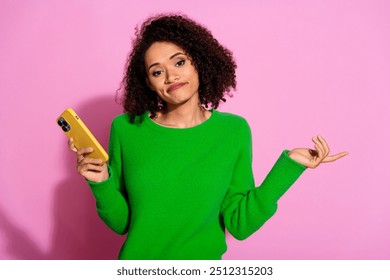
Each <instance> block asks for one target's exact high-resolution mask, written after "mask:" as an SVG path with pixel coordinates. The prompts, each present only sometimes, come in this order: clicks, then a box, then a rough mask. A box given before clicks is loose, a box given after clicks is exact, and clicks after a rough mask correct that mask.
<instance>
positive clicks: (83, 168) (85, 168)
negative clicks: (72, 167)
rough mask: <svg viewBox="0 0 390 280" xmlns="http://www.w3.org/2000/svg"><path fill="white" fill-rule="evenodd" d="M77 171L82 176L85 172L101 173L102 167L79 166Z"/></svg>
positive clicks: (91, 165) (93, 165)
mask: <svg viewBox="0 0 390 280" xmlns="http://www.w3.org/2000/svg"><path fill="white" fill-rule="evenodd" d="M77 171H78V172H79V173H80V175H82V176H84V175H86V173H87V172H90V171H94V172H102V171H103V166H100V165H96V164H90V163H89V164H84V165H79V166H78V167H77Z"/></svg>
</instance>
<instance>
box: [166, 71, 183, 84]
mask: <svg viewBox="0 0 390 280" xmlns="http://www.w3.org/2000/svg"><path fill="white" fill-rule="evenodd" d="M179 78H180V77H179V74H178V73H177V71H175V70H174V69H166V70H165V84H171V83H174V82H175V81H176V80H179Z"/></svg>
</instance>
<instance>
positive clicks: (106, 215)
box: [88, 122, 130, 234]
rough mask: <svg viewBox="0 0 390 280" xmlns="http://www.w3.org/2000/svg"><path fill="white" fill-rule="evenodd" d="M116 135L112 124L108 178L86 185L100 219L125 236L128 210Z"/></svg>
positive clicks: (119, 148) (89, 182)
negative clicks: (92, 196) (88, 187)
mask: <svg viewBox="0 0 390 280" xmlns="http://www.w3.org/2000/svg"><path fill="white" fill-rule="evenodd" d="M118 133H119V132H118V131H117V130H116V127H115V122H113V123H112V126H111V133H110V144H109V156H110V164H109V165H107V167H108V172H109V178H108V179H106V180H105V181H102V182H91V181H88V184H89V185H90V187H91V191H92V193H93V195H94V196H95V198H96V208H97V212H98V214H99V216H100V218H101V219H102V220H103V221H104V222H105V223H106V225H107V226H108V227H110V228H111V229H112V230H113V231H115V232H116V233H118V234H125V233H127V231H128V226H129V219H130V216H129V215H130V213H129V212H130V209H129V205H128V200H127V193H126V188H125V185H124V182H123V174H122V159H121V144H120V141H119V135H118Z"/></svg>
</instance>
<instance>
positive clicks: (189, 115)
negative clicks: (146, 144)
mask: <svg viewBox="0 0 390 280" xmlns="http://www.w3.org/2000/svg"><path fill="white" fill-rule="evenodd" d="M186 105H189V104H182V105H179V106H175V105H171V104H168V108H167V109H166V110H165V111H163V112H158V113H157V117H156V119H155V122H157V123H158V124H160V125H163V126H168V127H177V128H187V127H192V126H196V125H199V124H201V123H203V122H204V121H206V120H207V119H208V118H209V116H210V115H211V113H210V112H209V111H207V110H205V109H204V108H203V107H201V106H200V105H199V104H198V103H197V104H196V105H191V106H186Z"/></svg>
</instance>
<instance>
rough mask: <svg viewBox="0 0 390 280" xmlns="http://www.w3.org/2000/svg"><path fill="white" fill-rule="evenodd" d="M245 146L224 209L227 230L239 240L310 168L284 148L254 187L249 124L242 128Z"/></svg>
mask: <svg viewBox="0 0 390 280" xmlns="http://www.w3.org/2000/svg"><path fill="white" fill-rule="evenodd" d="M241 139H242V140H241V143H240V144H241V148H240V153H239V156H238V159H237V162H236V166H235V169H234V173H233V176H232V180H231V185H230V187H229V189H228V192H227V194H226V196H225V198H224V200H223V202H222V206H221V212H222V216H223V220H224V224H225V227H226V228H227V230H228V231H229V232H230V233H231V234H232V235H233V236H234V237H235V238H236V239H239V240H243V239H245V238H247V237H249V236H250V235H251V234H253V233H254V232H255V231H257V230H258V229H259V228H260V227H261V226H262V225H263V224H264V223H265V222H266V221H267V220H268V219H269V218H271V217H272V216H273V214H274V213H275V212H276V209H277V202H278V200H279V198H280V197H281V196H282V195H283V194H284V193H285V192H286V191H287V190H288V189H289V188H290V186H291V185H292V184H293V183H294V182H295V181H296V180H297V179H298V177H299V176H300V175H301V174H302V173H303V171H304V170H305V169H306V167H305V166H303V165H301V164H299V163H298V162H296V161H294V160H292V159H291V158H290V157H289V156H288V154H287V153H288V151H283V153H282V154H281V156H280V157H279V159H278V160H277V161H276V163H275V165H274V166H273V167H272V169H271V171H270V172H269V173H268V175H267V176H266V178H265V180H264V181H263V183H262V184H261V185H260V186H259V187H257V188H256V187H255V186H254V179H253V173H252V140H251V133H250V128H249V126H248V124H247V123H245V125H244V126H243V127H242V131H241Z"/></svg>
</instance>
